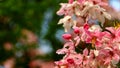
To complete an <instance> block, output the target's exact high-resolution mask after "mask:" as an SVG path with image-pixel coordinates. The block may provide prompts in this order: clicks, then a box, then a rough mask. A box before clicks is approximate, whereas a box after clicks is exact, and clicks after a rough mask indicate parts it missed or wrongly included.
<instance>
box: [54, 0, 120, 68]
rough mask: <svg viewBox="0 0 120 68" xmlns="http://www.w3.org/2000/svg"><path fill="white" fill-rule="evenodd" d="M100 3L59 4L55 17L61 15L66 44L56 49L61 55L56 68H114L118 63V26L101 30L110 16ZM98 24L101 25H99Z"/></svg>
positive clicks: (71, 1) (94, 0) (71, 0)
mask: <svg viewBox="0 0 120 68" xmlns="http://www.w3.org/2000/svg"><path fill="white" fill-rule="evenodd" d="M107 5H108V4H107V3H104V2H102V0H76V1H74V0H69V2H68V3H61V8H60V10H59V11H58V12H57V14H58V15H64V18H62V19H60V21H59V22H58V24H63V27H64V28H65V32H66V33H65V34H63V35H62V37H63V39H64V40H65V44H64V46H63V48H62V49H58V50H57V53H58V54H64V57H63V59H62V60H60V61H56V62H55V63H56V65H57V67H56V68H116V67H117V64H118V63H119V61H120V27H118V28H115V27H104V28H103V26H104V22H105V20H106V19H108V20H110V19H111V15H110V14H108V13H107V12H106V9H104V8H103V6H107ZM97 22H101V23H100V24H98V23H97Z"/></svg>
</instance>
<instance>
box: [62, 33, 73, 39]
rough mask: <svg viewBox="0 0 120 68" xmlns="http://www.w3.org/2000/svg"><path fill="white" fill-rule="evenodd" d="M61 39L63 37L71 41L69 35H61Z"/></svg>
mask: <svg viewBox="0 0 120 68" xmlns="http://www.w3.org/2000/svg"><path fill="white" fill-rule="evenodd" d="M62 37H63V38H64V39H65V40H69V39H71V35H70V34H63V35H62Z"/></svg>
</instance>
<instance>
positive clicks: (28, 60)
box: [0, 0, 120, 68]
mask: <svg viewBox="0 0 120 68" xmlns="http://www.w3.org/2000/svg"><path fill="white" fill-rule="evenodd" d="M104 1H106V0H104ZM61 2H67V0H0V68H54V67H53V66H54V61H56V60H59V59H61V58H62V57H61V56H60V55H57V54H56V53H55V52H56V50H57V49H59V48H61V47H62V45H63V41H62V38H61V35H62V34H63V33H64V29H63V27H62V26H61V25H57V22H58V21H59V19H60V18H62V17H61V16H58V15H56V12H57V10H59V8H60V5H59V3H61ZM109 4H111V6H113V7H114V9H115V10H116V11H120V0H109Z"/></svg>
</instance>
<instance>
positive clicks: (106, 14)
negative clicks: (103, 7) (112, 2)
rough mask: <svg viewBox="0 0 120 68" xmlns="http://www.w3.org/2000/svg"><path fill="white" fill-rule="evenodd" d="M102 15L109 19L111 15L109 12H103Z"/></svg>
mask: <svg viewBox="0 0 120 68" xmlns="http://www.w3.org/2000/svg"><path fill="white" fill-rule="evenodd" d="M103 15H104V16H105V18H107V19H109V20H110V19H111V15H110V14H108V13H107V12H103Z"/></svg>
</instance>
